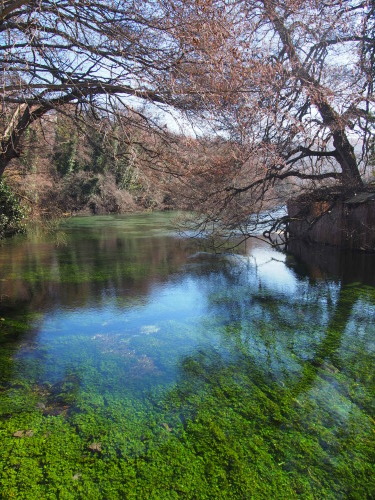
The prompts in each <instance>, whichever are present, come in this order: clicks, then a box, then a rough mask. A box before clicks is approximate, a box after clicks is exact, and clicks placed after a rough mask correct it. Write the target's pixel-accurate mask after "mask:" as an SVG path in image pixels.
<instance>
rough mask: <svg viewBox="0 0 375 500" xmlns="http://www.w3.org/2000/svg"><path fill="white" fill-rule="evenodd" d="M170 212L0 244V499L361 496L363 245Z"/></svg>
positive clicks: (368, 357)
mask: <svg viewBox="0 0 375 500" xmlns="http://www.w3.org/2000/svg"><path fill="white" fill-rule="evenodd" d="M172 217H173V215H172V214H153V215H134V216H116V217H111V216H106V217H88V218H74V219H71V220H69V221H67V222H66V223H64V224H63V226H62V227H61V228H60V229H59V230H58V231H56V233H54V234H49V235H46V234H44V235H43V234H42V233H41V234H39V235H38V234H34V235H33V236H29V237H28V238H26V237H18V238H15V239H12V240H9V241H6V242H4V243H2V246H1V247H0V307H1V310H0V342H1V344H0V443H1V448H0V450H1V451H0V497H1V498H17V499H18V498H25V499H33V498H43V499H44V498H51V499H54V498H64V499H65V498H66V499H70V498H72V499H75V498H85V499H86V498H89V499H96V498H98V499H102V498H103V499H117V498H135V499H142V498H145V499H149V498H153V499H159V498H160V499H169V498H171V499H172V498H191V499H206V498H212V499H216V498H223V499H224V498H225V499H227V498H229V499H230V498H238V499H250V498H254V499H262V498H264V499H270V498H280V499H281V498H285V499H290V498H324V499H325V498H355V499H365V498H373V497H374V496H375V484H374V465H373V464H374V463H375V460H374V458H375V457H374V455H375V453H374V452H375V447H374V443H375V441H374V428H373V424H374V420H373V418H374V371H373V367H374V357H375V356H374V354H375V321H374V320H375V307H374V305H375V288H374V285H375V272H374V270H375V257H374V256H371V255H349V254H345V255H343V254H339V253H335V252H334V251H332V250H328V252H323V253H322V252H320V253H318V254H317V253H316V252H312V251H311V249H307V250H306V249H303V248H300V247H298V248H297V249H295V251H296V252H297V253H299V255H300V258H296V257H292V256H290V255H286V254H283V253H281V252H276V251H274V250H271V249H270V248H269V247H267V246H266V245H265V244H264V243H262V242H254V243H252V244H251V245H248V247H247V248H242V249H241V250H240V251H239V254H238V255H225V256H213V255H211V254H209V253H207V252H204V251H201V250H200V249H199V248H197V246H196V244H195V242H194V241H192V240H190V239H187V238H186V239H184V238H182V237H180V236H179V235H178V234H176V233H175V232H174V230H173V224H172Z"/></svg>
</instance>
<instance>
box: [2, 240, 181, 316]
mask: <svg viewBox="0 0 375 500" xmlns="http://www.w3.org/2000/svg"><path fill="white" fill-rule="evenodd" d="M190 248H191V244H189V243H187V242H184V241H183V240H177V239H174V238H171V237H153V238H150V239H142V238H131V237H129V236H127V235H126V233H124V234H123V235H122V236H121V235H119V234H116V233H115V232H113V231H107V232H106V231H105V230H102V231H101V232H100V233H94V234H91V233H89V234H88V235H85V233H83V234H74V233H73V234H69V235H68V240H67V244H66V245H62V246H61V245H55V244H54V243H53V242H51V243H47V242H37V243H32V242H30V241H28V240H26V241H24V242H23V243H19V244H18V245H17V244H15V245H14V246H12V248H11V251H9V248H8V247H7V248H2V249H1V250H2V251H1V253H0V264H1V267H2V281H1V282H0V296H1V297H2V299H3V300H4V299H9V300H13V301H14V302H15V301H17V303H18V304H19V307H23V305H26V304H28V305H30V306H31V307H32V308H34V309H37V310H49V309H50V308H52V307H54V306H59V307H60V306H62V307H70V306H75V307H83V306H86V305H88V304H89V305H90V306H93V305H100V304H101V302H102V301H103V300H105V298H107V297H108V296H111V297H119V299H120V300H121V298H124V297H128V298H129V300H132V298H134V297H139V296H142V295H145V294H148V293H149V291H150V288H151V287H152V286H153V285H154V284H155V283H158V282H163V281H164V280H165V279H166V278H167V277H168V276H169V275H170V274H171V273H173V272H176V271H177V270H179V268H180V267H181V265H182V264H183V263H184V262H185V260H186V255H187V254H188V253H189V251H190V250H189V249H190Z"/></svg>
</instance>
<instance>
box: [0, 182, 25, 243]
mask: <svg viewBox="0 0 375 500" xmlns="http://www.w3.org/2000/svg"><path fill="white" fill-rule="evenodd" d="M24 217H25V211H24V209H23V208H22V207H21V205H20V202H19V200H18V199H17V197H16V196H15V195H14V193H13V192H12V190H11V188H10V187H9V186H8V185H7V184H6V183H5V182H4V181H2V180H0V238H4V237H6V236H12V235H13V234H16V233H21V232H24V231H25V226H24V224H23V222H22V221H23V219H24Z"/></svg>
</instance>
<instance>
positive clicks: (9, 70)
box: [0, 0, 183, 176]
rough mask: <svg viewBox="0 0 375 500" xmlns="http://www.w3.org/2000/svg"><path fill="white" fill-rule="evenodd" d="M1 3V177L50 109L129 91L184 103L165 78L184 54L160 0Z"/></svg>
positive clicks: (103, 101) (104, 100)
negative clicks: (30, 130)
mask: <svg viewBox="0 0 375 500" xmlns="http://www.w3.org/2000/svg"><path fill="white" fill-rule="evenodd" d="M0 9H1V10H0V61H1V68H2V71H1V75H0V80H1V86H2V96H1V100H2V115H1V124H2V131H1V151H0V176H1V175H2V173H3V171H4V169H5V167H6V166H7V165H8V163H9V162H10V161H11V160H12V159H13V158H15V157H16V156H17V155H19V147H20V139H21V137H22V134H23V133H24V131H25V130H26V129H27V128H28V127H29V125H30V124H31V123H32V122H34V121H35V120H37V119H38V118H40V117H41V116H42V115H44V114H45V113H47V112H48V111H50V110H52V109H61V107H62V106H63V105H66V104H69V103H72V104H74V105H75V106H76V107H77V106H79V105H81V104H84V105H85V106H91V107H92V108H94V109H95V108H96V109H101V108H102V109H106V110H108V107H109V106H111V105H112V104H113V102H114V100H115V99H117V103H116V106H117V107H118V106H119V105H120V103H122V105H126V101H125V100H124V99H125V98H126V97H129V96H133V97H135V98H138V99H143V100H146V101H152V102H153V103H167V104H172V105H181V102H180V101H181V97H180V98H179V99H180V100H179V99H178V98H177V97H176V96H172V94H171V92H170V90H168V86H167V85H166V82H167V80H168V75H169V73H170V71H171V69H172V68H173V67H175V66H177V65H179V64H180V61H181V59H182V58H183V53H182V51H181V47H180V45H179V43H178V41H176V40H175V39H173V37H172V36H171V35H170V34H169V33H168V29H167V23H166V19H165V16H164V14H163V12H162V10H161V9H160V8H159V6H158V2H140V3H139V4H137V2H134V1H131V0H89V1H88V0H77V1H71V0H60V1H55V0H24V1H22V0H2V1H1V4H0ZM114 96H116V98H115V97H114ZM118 101H120V103H119V102H118ZM64 109H65V110H66V106H65V108H64Z"/></svg>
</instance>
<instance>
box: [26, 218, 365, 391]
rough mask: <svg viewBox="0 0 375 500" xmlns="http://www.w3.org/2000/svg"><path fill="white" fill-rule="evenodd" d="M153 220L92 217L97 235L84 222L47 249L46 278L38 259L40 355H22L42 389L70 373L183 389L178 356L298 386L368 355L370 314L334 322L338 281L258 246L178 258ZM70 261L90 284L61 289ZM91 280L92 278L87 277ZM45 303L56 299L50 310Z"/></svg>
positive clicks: (176, 243) (361, 308) (33, 271)
mask: <svg viewBox="0 0 375 500" xmlns="http://www.w3.org/2000/svg"><path fill="white" fill-rule="evenodd" d="M159 219H160V220H159ZM159 219H158V225H157V227H156V229H155V227H153V226H152V222H150V220H148V221H147V220H146V219H145V218H144V217H143V216H142V217H141V216H138V217H137V216H136V217H134V218H127V219H121V218H114V219H113V221H112V222H113V224H114V225H111V224H110V225H109V228H106V223H108V219H107V218H98V219H97V221H96V223H97V224H98V226H99V227H98V232H90V228H91V222H90V221H89V220H88V219H82V220H78V222H77V228H78V229H79V230H80V231H77V228H76V230H74V231H70V232H69V231H67V238H68V240H67V241H68V245H67V246H66V247H63V248H60V247H57V248H54V247H53V246H49V247H44V253H43V258H45V259H47V261H48V252H49V251H50V252H51V255H52V258H51V261H50V267H49V269H50V270H52V271H53V272H49V274H48V272H47V274H46V275H45V274H43V273H44V270H45V267H46V266H45V265H44V262H43V268H42V269H43V273H42V274H41V278H40V280H39V281H36V282H35V283H34V282H32V283H33V284H32V286H33V287H35V289H36V292H33V294H34V293H37V291H38V288H39V289H40V290H44V291H45V290H48V291H49V290H53V294H49V295H50V297H48V295H47V297H46V300H45V305H44V308H43V310H44V313H43V319H42V321H41V322H40V323H39V324H37V325H36V331H34V337H33V344H34V346H36V349H29V348H27V346H26V348H25V349H21V350H20V357H21V358H23V359H25V360H33V359H38V360H39V378H40V380H48V379H51V380H58V379H59V378H60V377H64V376H65V375H66V373H67V372H69V371H72V370H73V371H79V372H80V376H81V380H82V383H83V384H84V383H85V379H86V376H87V377H89V378H90V377H92V376H93V375H92V373H93V371H92V370H94V371H95V373H96V376H97V377H98V383H99V379H100V377H101V378H105V377H110V376H112V375H111V374H113V373H118V377H117V379H116V377H115V379H116V381H115V382H112V383H113V384H114V385H116V384H117V386H120V385H125V386H130V385H132V384H133V386H132V387H133V388H142V387H143V386H144V384H146V386H148V387H149V386H152V385H153V384H165V383H170V382H173V381H176V380H178V378H179V377H180V376H181V373H180V368H181V361H182V360H183V358H184V357H186V356H193V357H194V356H196V355H197V353H199V352H203V351H204V352H207V353H210V352H211V353H213V352H214V353H216V354H217V355H219V356H220V357H221V358H222V359H224V360H226V361H227V362H229V363H231V362H234V363H235V362H236V360H237V359H240V358H241V357H242V356H246V357H247V358H249V359H251V361H252V363H253V364H254V366H256V367H258V368H259V369H260V370H262V372H263V373H264V374H265V376H266V377H269V378H271V379H275V380H278V382H279V383H290V381H293V383H297V382H298V381H299V380H301V379H303V377H304V364H305V363H306V362H311V363H313V364H314V363H315V364H316V365H317V366H321V365H322V363H323V364H324V363H325V366H328V369H333V368H331V365H332V366H333V365H334V364H341V365H343V366H344V365H345V361H346V360H347V358H348V357H350V356H351V357H355V356H356V355H357V352H359V351H361V350H365V349H369V348H371V346H372V347H373V343H371V342H373V341H371V340H370V338H369V334H370V333H371V332H373V331H374V326H373V323H371V321H372V319H371V318H373V316H374V314H373V312H374V308H373V306H372V305H371V304H370V305H369V304H367V305H366V301H361V302H360V305H358V304H359V302H358V298H354V299H350V300H349V301H348V299H347V298H345V297H344V299H345V300H344V302H343V304H344V306H343V309H342V310H343V311H344V310H345V311H346V313H347V317H345V314H341V312H340V314H338V315H337V318H336V317H335V311H336V309H337V308H338V307H342V304H341V305H340V300H341V301H342V297H341V295H342V292H340V284H339V283H338V282H334V281H329V280H320V281H317V282H316V283H314V284H312V283H310V282H309V280H308V277H307V276H301V275H297V274H296V273H295V271H294V270H292V269H291V268H290V267H288V265H287V257H286V256H285V255H284V254H282V253H281V252H277V251H274V250H272V249H271V248H270V247H268V246H266V245H265V244H262V243H259V242H257V243H255V244H254V245H253V246H252V248H251V249H250V250H249V252H248V253H247V254H245V255H238V256H231V255H227V256H219V257H215V256H212V255H209V254H206V253H204V252H198V253H194V252H196V250H190V249H187V250H186V249H185V250H184V248H183V247H181V245H182V243H181V242H182V240H181V238H172V237H170V236H166V234H165V232H164V233H163V231H164V230H163V217H161V216H159ZM124 221H125V226H124V225H123V222H124ZM86 224H87V227H88V229H87V233H85V225H86ZM117 229H118V230H117ZM124 229H125V230H124ZM81 232H82V233H83V234H84V235H85V236H86V238H85V239H83V238H82V235H81V234H80V233H81ZM155 232H158V235H157V236H156V235H155ZM147 238H148V239H147ZM139 241H142V243H138V242H139ZM145 242H146V243H145ZM31 248H32V247H29V249H31ZM38 251H39V248H38V247H37V246H36V252H38ZM53 252H55V253H53ZM59 252H60V254H59ZM69 252H70V253H69ZM100 252H101V253H100ZM38 255H40V254H39V253H38ZM35 261H36V262H37V258H35ZM27 262H29V263H30V262H33V260H32V259H29V258H28V261H27ZM71 262H72V263H73V264H74V266H76V267H77V269H82V266H87V267H86V268H85V273H84V274H83V276H84V278H85V280H86V281H82V282H80V281H79V280H77V281H76V282H75V281H74V280H73V282H69V280H68V281H66V282H65V281H62V282H60V283H58V284H57V285H56V277H55V276H63V274H62V273H63V269H64V268H63V267H62V264H63V265H65V266H66V265H67V264H68V265H69V266H70V267H69V269H71V267H72V266H71V265H70V263H71ZM133 262H135V263H136V265H137V266H136V267H132V265H133ZM33 265H34V264H33ZM38 269H39V268H38V267H37V266H35V268H34V267H31V268H28V272H29V274H28V275H30V276H32V277H33V279H35V276H38V272H39V271H38ZM145 269H146V270H147V273H146V272H145V271H144V270H145ZM47 270H48V269H47ZM90 273H92V276H95V277H96V281H92V282H91V281H90V280H89V279H88V280H87V277H90ZM21 274H22V270H21V271H19V274H18V275H19V276H20V275H21ZM45 276H47V278H46V277H45ZM101 276H104V277H103V281H100V279H101ZM73 278H74V274H73ZM48 279H49V280H50V281H48ZM69 279H71V278H69ZM27 286H31V285H27ZM25 287H26V285H25ZM69 293H74V294H75V295H74V298H72V299H70V298H69V297H68V295H69ZM52 296H53V297H54V299H56V297H57V300H51V301H50V302H48V299H49V298H51V297H52ZM82 297H83V298H82ZM340 297H341V298H340ZM352 309H353V312H352ZM340 317H342V318H344V320H343V321H341V322H340V321H339V319H338V318H340ZM322 346H323V347H322ZM344 346H345V347H344ZM323 350H324V352H323V354H322V353H321V352H320V351H323ZM208 355H209V354H208ZM334 356H336V358H337V359H335V358H334ZM320 358H322V359H320ZM337 360H338V361H339V363H337ZM335 369H336V368H335ZM124 380H125V381H126V383H125V382H124ZM326 384H328V385H329V384H330V383H329V381H328V382H327V381H325V382H324V384H323V383H322V380H321V379H317V380H316V381H315V382H314V383H313V382H311V383H310V384H306V387H305V389H304V390H305V392H306V393H310V394H316V393H317V392H318V393H319V392H320V389H318V387H321V388H322V389H321V390H322V391H323V386H324V387H326ZM331 389H332V390H333V391H335V388H334V387H333V386H332V387H331ZM316 391H317V392H316ZM324 391H326V388H325V389H324ZM324 391H323V392H324ZM314 397H317V396H314Z"/></svg>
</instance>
